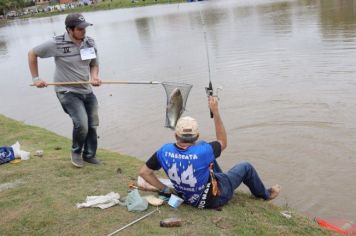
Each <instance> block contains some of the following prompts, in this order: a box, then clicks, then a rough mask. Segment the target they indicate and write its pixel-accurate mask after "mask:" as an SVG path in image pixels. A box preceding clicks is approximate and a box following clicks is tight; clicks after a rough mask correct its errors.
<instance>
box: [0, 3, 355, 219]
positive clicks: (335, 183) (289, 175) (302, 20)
mask: <svg viewBox="0 0 356 236" xmlns="http://www.w3.org/2000/svg"><path fill="white" fill-rule="evenodd" d="M85 16H86V18H87V20H88V21H89V22H92V23H94V26H93V27H89V28H88V31H87V33H88V35H90V36H93V37H94V38H95V39H96V41H97V44H98V47H99V50H100V61H101V78H102V79H103V80H128V81H136V80H144V81H151V80H157V81H167V82H170V81H171V82H184V83H190V84H193V86H194V87H193V89H192V91H191V94H190V96H189V99H188V103H187V111H186V112H185V115H191V116H194V117H196V118H197V119H198V120H199V122H200V129H201V137H203V138H204V139H206V140H212V139H213V138H214V130H213V122H212V120H211V119H210V118H209V111H208V107H207V99H206V96H205V91H204V87H205V86H207V83H208V78H209V73H208V64H207V56H206V46H205V43H204V31H205V32H206V36H207V46H208V52H209V58H210V65H211V79H212V82H213V85H214V86H222V87H223V90H222V91H221V92H220V93H219V96H220V109H221V114H222V117H223V120H224V123H225V126H226V129H227V132H228V139H229V145H228V148H227V149H226V151H225V152H224V154H223V156H222V157H221V160H220V163H221V165H222V167H223V168H224V169H225V170H226V169H228V168H229V167H231V166H232V165H233V164H235V163H236V162H238V161H241V160H248V161H250V162H251V163H253V164H254V165H255V167H256V168H257V170H258V171H259V173H260V175H261V177H262V179H263V180H264V181H265V183H266V185H272V184H275V183H279V184H281V185H282V187H283V192H282V194H281V196H280V198H278V200H276V201H275V202H276V203H277V204H279V205H288V206H290V207H292V208H295V209H297V210H298V211H300V212H302V213H305V214H307V215H309V216H311V217H313V216H322V217H330V218H350V219H356V201H355V196H356V187H355V179H356V157H355V153H356V145H355V143H356V124H355V121H356V104H355V101H356V81H355V78H356V67H355V65H356V1H352V0H328V1H322V0H319V1H312V0H309V1H292V0H290V1H273V0H270V1H268V0H255V1H242V0H235V1H213V0H211V1H205V2H197V3H189V4H188V3H186V4H172V5H158V6H151V7H144V8H136V9H121V10H112V11H100V12H92V13H86V14H85ZM64 17H65V16H54V17H49V18H41V19H26V20H18V21H14V22H11V23H10V24H9V25H7V26H2V27H1V28H0V70H1V74H2V76H1V80H2V83H1V84H2V85H1V93H0V107H1V113H2V114H4V115H7V116H9V117H12V118H14V119H17V120H21V121H24V122H25V123H27V124H32V125H37V126H40V127H44V128H47V129H50V130H52V131H55V132H56V133H58V134H61V135H64V136H67V137H70V136H71V127H72V124H71V120H70V119H69V118H68V117H67V115H65V114H64V112H63V111H62V110H61V107H60V105H59V103H58V101H57V98H56V96H55V94H54V92H53V89H52V88H46V89H36V88H31V87H29V83H30V81H31V78H30V77H31V76H30V73H29V71H28V66H27V51H28V50H29V49H30V48H31V47H33V46H35V45H37V44H39V43H41V42H43V41H45V40H48V39H50V38H51V37H52V36H53V35H58V34H61V33H63V32H64V23H63V22H64ZM53 72H54V63H53V59H43V60H40V76H41V78H43V79H45V80H47V81H51V80H52V75H53ZM95 92H96V94H97V96H98V99H99V101H100V118H101V125H100V128H99V135H100V146H101V147H103V148H109V149H112V150H116V151H119V152H122V153H127V154H130V155H132V156H136V157H138V158H140V159H142V160H146V159H147V158H148V157H149V156H150V155H151V154H152V153H153V152H154V151H155V150H156V149H157V148H158V147H159V146H160V145H161V144H162V143H164V142H167V141H173V133H172V131H170V130H168V129H165V128H164V127H163V126H164V121H165V102H166V100H165V99H166V95H165V91H164V89H163V87H162V86H161V85H103V86H102V87H100V88H95ZM3 135H4V134H3ZM19 141H20V143H21V140H19ZM68 153H69V147H68ZM102 159H105V157H102ZM245 190H246V189H245Z"/></svg>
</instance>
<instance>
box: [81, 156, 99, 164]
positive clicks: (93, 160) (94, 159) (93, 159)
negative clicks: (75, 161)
mask: <svg viewBox="0 0 356 236" xmlns="http://www.w3.org/2000/svg"><path fill="white" fill-rule="evenodd" d="M83 160H84V161H86V162H88V163H90V164H95V165H100V163H101V162H100V161H99V160H98V159H96V158H95V157H93V158H83Z"/></svg>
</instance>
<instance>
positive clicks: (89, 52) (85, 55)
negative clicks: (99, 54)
mask: <svg viewBox="0 0 356 236" xmlns="http://www.w3.org/2000/svg"><path fill="white" fill-rule="evenodd" d="M80 57H81V58H82V60H83V61H85V60H90V59H94V58H96V54H95V49H94V48H93V47H91V48H82V49H80Z"/></svg>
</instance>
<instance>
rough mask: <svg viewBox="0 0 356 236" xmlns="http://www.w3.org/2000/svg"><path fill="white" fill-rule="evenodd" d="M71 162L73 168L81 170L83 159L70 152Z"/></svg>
mask: <svg viewBox="0 0 356 236" xmlns="http://www.w3.org/2000/svg"><path fill="white" fill-rule="evenodd" d="M71 161H72V164H73V165H74V166H75V167H78V168H81V167H83V166H84V162H83V159H82V157H81V156H80V154H78V153H75V152H72V155H71Z"/></svg>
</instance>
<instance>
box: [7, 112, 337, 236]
mask: <svg viewBox="0 0 356 236" xmlns="http://www.w3.org/2000/svg"><path fill="white" fill-rule="evenodd" d="M0 134H1V135H0V145H1V146H9V145H12V144H14V143H15V142H16V141H19V142H20V144H21V149H23V150H26V151H30V152H31V153H32V154H33V153H35V151H36V150H39V149H42V150H44V156H43V157H36V156H34V155H32V156H31V158H30V160H28V161H22V162H20V163H18V164H10V163H7V164H3V165H0V185H1V184H3V183H17V184H18V185H17V186H16V187H13V188H9V189H6V190H0V219H1V220H0V235H36V236H38V235H107V234H109V233H111V232H113V231H115V230H116V229H119V228H121V227H123V226H125V225H126V224H128V223H130V222H132V221H133V220H135V219H137V218H139V217H141V216H142V215H144V214H146V213H147V212H150V211H152V210H154V209H155V208H154V207H152V206H150V207H149V209H148V210H146V211H145V212H142V213H131V212H128V211H127V209H126V208H125V207H121V206H114V207H111V208H108V209H105V210H101V209H98V208H85V209H77V208H76V203H78V202H83V201H84V200H85V198H86V196H88V195H104V194H107V193H109V192H112V191H113V192H118V193H119V194H120V195H121V196H122V197H125V196H126V195H127V190H128V188H127V184H128V182H129V181H130V180H135V179H136V178H137V172H138V169H139V168H140V166H141V165H142V164H143V162H142V161H139V160H137V159H135V158H133V157H129V156H126V155H121V154H119V153H115V152H111V151H107V150H102V149H101V150H99V151H98V157H99V159H100V160H102V161H103V164H102V165H100V166H93V165H90V164H87V165H85V167H84V168H81V169H78V168H75V167H73V166H72V165H71V163H70V160H69V152H70V145H71V142H70V140H69V139H67V138H64V137H61V136H58V135H56V134H54V133H52V132H49V131H47V130H45V129H41V128H37V127H33V126H29V125H25V124H23V123H21V122H17V121H14V120H11V119H8V118H6V117H4V116H1V115H0ZM118 168H121V170H122V173H120V174H118V173H117V169H118ZM141 194H142V195H148V194H151V193H147V192H141ZM281 210H283V209H282V208H279V207H277V206H275V205H273V204H272V203H270V202H265V201H262V200H256V199H254V198H253V197H251V196H250V195H248V194H244V193H240V192H238V193H236V194H235V196H234V197H233V199H232V200H231V202H230V203H229V204H228V205H226V206H225V207H224V208H223V210H222V211H215V210H198V209H195V208H192V207H189V206H186V205H183V206H181V207H179V208H178V209H172V208H171V207H169V206H162V207H160V213H158V212H156V213H154V214H153V215H151V216H149V217H148V218H146V219H144V220H142V221H139V222H138V223H136V224H134V225H132V226H130V227H128V228H127V229H125V230H124V231H123V232H122V233H123V234H125V235H214V236H216V235H331V233H330V232H328V231H325V230H323V229H321V228H319V227H318V226H317V225H316V224H315V223H314V222H312V221H311V220H309V219H307V218H306V217H303V216H301V215H298V214H293V217H292V218H291V219H286V218H284V217H283V216H281V214H280V211H281ZM168 217H180V218H182V219H183V220H184V222H183V225H182V227H179V228H161V227H160V226H159V222H160V220H163V219H165V218H168Z"/></svg>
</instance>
